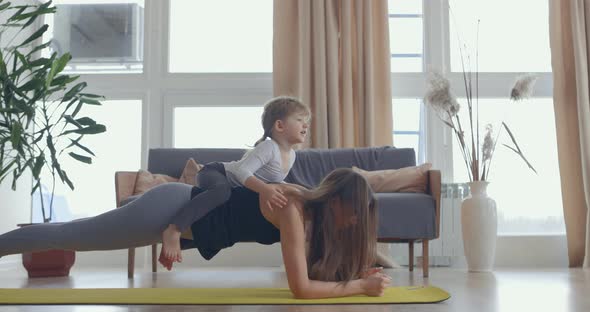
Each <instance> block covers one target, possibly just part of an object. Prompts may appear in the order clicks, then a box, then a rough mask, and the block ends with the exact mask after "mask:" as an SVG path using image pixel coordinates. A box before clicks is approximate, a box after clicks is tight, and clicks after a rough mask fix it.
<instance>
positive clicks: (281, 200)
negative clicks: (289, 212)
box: [260, 184, 287, 210]
mask: <svg viewBox="0 0 590 312" xmlns="http://www.w3.org/2000/svg"><path fill="white" fill-rule="evenodd" d="M283 192H284V191H283V187H282V186H281V185H279V184H267V185H266V187H265V188H264V190H263V191H262V192H261V193H260V198H261V200H262V202H263V203H264V205H266V206H267V207H268V208H269V209H270V210H272V209H273V208H283V207H284V206H285V205H286V204H287V198H286V197H285V195H283Z"/></svg>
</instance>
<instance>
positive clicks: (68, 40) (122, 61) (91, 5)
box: [44, 0, 144, 73]
mask: <svg viewBox="0 0 590 312" xmlns="http://www.w3.org/2000/svg"><path fill="white" fill-rule="evenodd" d="M54 3H55V7H56V8H57V11H56V13H55V14H48V15H46V16H45V17H46V20H45V23H47V24H48V25H49V30H48V32H47V33H45V35H44V37H45V38H44V39H45V40H44V41H49V40H50V39H51V46H50V50H49V51H47V50H46V52H47V55H49V54H50V53H53V52H57V53H58V54H59V55H61V54H63V53H66V52H69V53H70V54H71V55H72V60H71V61H70V62H69V64H68V67H67V68H66V71H69V72H76V73H140V72H142V70H143V43H144V0H94V1H82V0H56V1H54ZM47 55H46V56H47Z"/></svg>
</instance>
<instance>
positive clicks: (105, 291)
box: [0, 286, 451, 305]
mask: <svg viewBox="0 0 590 312" xmlns="http://www.w3.org/2000/svg"><path fill="white" fill-rule="evenodd" d="M450 297H451V295H450V294H449V293H447V292H446V291H444V290H442V289H440V288H438V287H434V286H404V287H390V288H387V289H386V290H385V295H384V296H382V297H368V296H352V297H343V298H332V299H294V298H293V295H292V293H291V291H290V290H289V289H287V288H76V289H64V288H22V289H8V288H2V289H0V304H13V305H16V304H158V305H167V304H197V305H200V304H211V305H241V304H255V305H266V304H276V305H280V304H394V303H436V302H441V301H444V300H447V299H449V298H450Z"/></svg>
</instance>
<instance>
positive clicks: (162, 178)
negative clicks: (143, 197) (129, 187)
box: [133, 169, 178, 195]
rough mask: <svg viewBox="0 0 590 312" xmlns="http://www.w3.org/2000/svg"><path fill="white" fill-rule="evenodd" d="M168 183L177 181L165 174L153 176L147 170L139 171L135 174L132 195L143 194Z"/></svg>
mask: <svg viewBox="0 0 590 312" xmlns="http://www.w3.org/2000/svg"><path fill="white" fill-rule="evenodd" d="M168 182H178V179H177V178H174V177H171V176H168V175H165V174H153V173H151V172H149V171H147V170H143V169H141V170H139V171H138V172H137V178H136V179H135V190H133V195H139V194H143V193H145V192H147V191H148V190H149V189H151V188H153V187H155V186H157V185H160V184H163V183H168Z"/></svg>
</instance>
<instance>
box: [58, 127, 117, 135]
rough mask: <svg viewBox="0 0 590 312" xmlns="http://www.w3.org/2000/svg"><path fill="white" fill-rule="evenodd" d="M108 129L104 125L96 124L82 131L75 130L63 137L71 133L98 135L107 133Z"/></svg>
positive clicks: (66, 132)
mask: <svg viewBox="0 0 590 312" xmlns="http://www.w3.org/2000/svg"><path fill="white" fill-rule="evenodd" d="M106 130H107V128H106V127H105V126H104V125H100V124H96V125H92V126H88V127H86V128H81V129H73V130H68V131H65V132H63V133H62V134H61V135H67V134H70V133H77V134H98V133H102V132H105V131H106Z"/></svg>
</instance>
